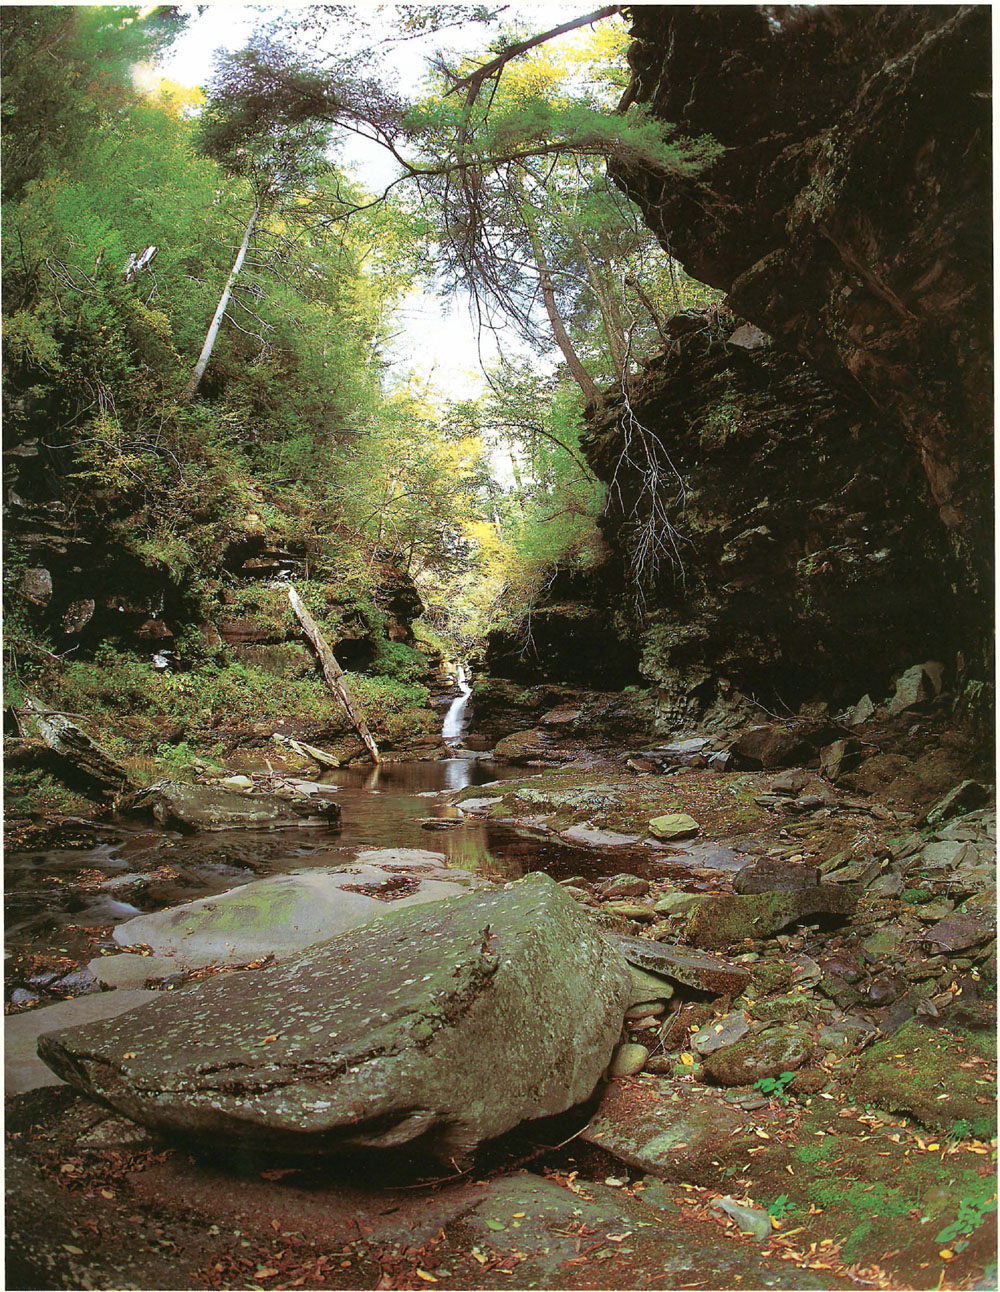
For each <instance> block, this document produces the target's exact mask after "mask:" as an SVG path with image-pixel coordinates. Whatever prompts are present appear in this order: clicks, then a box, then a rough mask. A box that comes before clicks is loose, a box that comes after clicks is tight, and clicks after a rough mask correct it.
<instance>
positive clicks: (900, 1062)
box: [853, 1019, 997, 1137]
mask: <svg viewBox="0 0 1000 1292" xmlns="http://www.w3.org/2000/svg"><path fill="white" fill-rule="evenodd" d="M853 1093H854V1095H855V1097H856V1098H857V1099H861V1100H865V1101H866V1102H868V1103H872V1104H875V1105H877V1106H878V1107H880V1108H888V1109H891V1110H892V1111H894V1112H904V1113H909V1114H910V1115H911V1116H913V1117H915V1118H916V1119H917V1121H919V1122H921V1123H922V1124H923V1125H924V1126H927V1127H930V1128H931V1129H933V1130H939V1131H944V1132H949V1131H952V1132H953V1131H955V1130H956V1129H957V1130H958V1131H959V1132H960V1133H961V1132H962V1131H964V1132H965V1133H966V1134H971V1135H976V1136H980V1137H988V1136H991V1135H995V1134H996V1130H997V1116H996V1037H995V1035H993V1034H991V1033H988V1032H968V1031H964V1030H961V1031H960V1030H958V1029H955V1030H954V1031H951V1030H946V1029H944V1028H933V1027H929V1026H927V1025H925V1024H922V1023H918V1022H917V1021H916V1020H912V1019H911V1020H910V1021H909V1022H908V1023H905V1024H904V1025H903V1027H901V1028H900V1029H899V1031H898V1032H897V1033H896V1034H895V1036H891V1037H889V1038H888V1039H887V1040H885V1041H879V1042H878V1044H876V1045H873V1046H872V1048H871V1049H870V1050H868V1051H867V1053H866V1054H864V1055H863V1056H862V1058H861V1059H860V1060H859V1062H858V1067H857V1072H856V1074H855V1077H854V1083H853Z"/></svg>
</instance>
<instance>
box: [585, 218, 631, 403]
mask: <svg viewBox="0 0 1000 1292" xmlns="http://www.w3.org/2000/svg"><path fill="white" fill-rule="evenodd" d="M573 241H574V242H575V243H576V245H577V246H578V247H579V249H580V254H581V256H582V257H583V263H584V265H585V266H586V269H587V281H588V282H589V283H590V290H591V291H592V292H593V293H594V299H595V300H596V301H597V308H598V311H599V312H600V315H601V323H602V325H603V327H604V336H605V339H606V340H607V343H608V350H609V352H610V354H611V361H612V363H613V364H614V365H615V371H616V372H618V373H620V374H621V375H622V376H623V377H624V376H625V329H624V326H623V324H622V317H621V311H620V310H619V309H617V307H616V302H615V299H614V296H613V294H612V292H610V291H608V286H607V283H606V282H604V281H603V280H602V278H601V275H600V271H599V270H598V268H597V266H596V265H595V264H594V258H593V256H592V255H591V254H590V248H589V247H588V246H587V244H586V243H585V242H584V240H583V238H582V237H581V235H580V233H579V231H578V230H576V229H574V230H573Z"/></svg>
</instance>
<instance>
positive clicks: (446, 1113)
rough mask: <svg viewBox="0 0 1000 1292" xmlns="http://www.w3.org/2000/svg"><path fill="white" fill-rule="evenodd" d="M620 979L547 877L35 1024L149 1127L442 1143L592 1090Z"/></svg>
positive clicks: (45, 1041) (90, 1089) (86, 1085)
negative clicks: (72, 1025) (113, 1010)
mask: <svg viewBox="0 0 1000 1292" xmlns="http://www.w3.org/2000/svg"><path fill="white" fill-rule="evenodd" d="M630 990H631V982H630V975H629V972H628V969H627V967H626V965H625V962H624V960H623V958H622V957H621V955H620V954H619V953H618V952H617V951H616V949H615V948H614V947H613V946H612V945H611V943H609V942H608V941H607V940H606V939H605V938H604V936H603V935H602V934H601V933H600V931H599V930H598V929H597V928H595V927H594V925H593V924H592V922H591V921H590V920H589V919H588V918H587V916H586V915H585V914H584V913H583V911H582V910H581V908H580V907H579V906H578V904H577V903H576V902H575V901H574V900H573V898H572V897H570V896H569V895H568V894H567V893H565V892H563V890H562V889H561V888H560V887H559V885H558V884H556V883H555V882H554V881H553V880H551V879H549V878H548V877H547V876H545V875H541V874H532V875H529V876H527V877H526V878H525V879H523V880H520V881H519V882H517V883H515V884H508V885H505V886H504V887H502V888H489V889H482V890H477V891H473V892H469V893H467V894H465V895H463V896H461V897H456V898H453V899H452V900H450V901H443V902H435V903H433V904H430V905H422V906H419V907H414V908H410V909H404V910H400V911H398V912H397V913H395V914H393V915H392V916H391V917H389V918H383V919H380V920H376V921H374V922H372V923H370V924H367V925H365V926H363V927H361V928H358V929H355V930H353V931H352V932H350V933H347V934H344V935H343V936H342V937H339V938H332V939H330V940H328V941H326V942H324V943H322V944H320V945H319V946H315V947H312V948H311V949H309V950H307V951H304V952H302V953H301V954H300V955H297V956H295V957H292V958H291V959H289V960H287V961H284V962H282V963H279V964H275V965H271V966H268V967H265V968H261V969H256V970H247V971H245V972H242V973H233V974H227V975H224V976H220V977H217V978H213V979H209V980H207V981H205V982H204V983H203V984H201V985H199V986H198V987H195V988H192V989H189V990H187V991H185V992H182V993H177V994H171V995H164V996H163V998H162V999H161V1000H157V1001H156V1002H154V1003H153V1004H151V1005H149V1006H148V1007H146V1008H145V1009H143V1010H142V1011H140V1012H139V1013H137V1014H135V1015H134V1016H133V1017H132V1018H131V1019H128V1018H125V1019H122V1020H113V1021H111V1022H105V1023H97V1024H93V1025H91V1026H87V1027H83V1028H79V1029H76V1030H74V1031H68V1032H61V1033H57V1034H55V1035H50V1036H45V1037H43V1038H42V1040H41V1042H40V1043H39V1054H40V1056H41V1057H42V1058H43V1059H44V1060H45V1062H46V1063H48V1064H49V1066H50V1067H51V1068H52V1069H53V1071H54V1072H56V1073H57V1074H58V1075H59V1076H62V1077H64V1078H65V1079H66V1080H67V1081H69V1082H71V1083H72V1084H73V1085H74V1086H76V1087H77V1088H78V1089H79V1090H81V1091H83V1092H84V1093H85V1094H88V1095H90V1096H92V1097H96V1098H98V1099H102V1100H104V1101H105V1102H107V1103H109V1104H111V1105H112V1106H113V1107H114V1108H116V1109H118V1110H119V1111H120V1112H122V1113H124V1114H125V1115H126V1116H128V1117H131V1118H133V1119H134V1120H135V1121H138V1122H141V1123H142V1124H144V1125H146V1126H149V1127H150V1128H152V1129H154V1130H159V1131H165V1132H168V1133H170V1132H172V1133H177V1134H181V1135H186V1136H197V1137H198V1139H199V1141H200V1142H201V1143H205V1142H211V1141H218V1142H220V1143H224V1144H233V1145H247V1146H251V1147H255V1148H262V1149H274V1150H280V1151H289V1152H297V1153H328V1152H335V1151H338V1150H341V1149H346V1148H355V1147H359V1146H366V1147H380V1148H382V1147H386V1148H387V1147H392V1146H396V1145H401V1144H406V1143H408V1142H409V1141H411V1140H416V1139H418V1138H421V1140H422V1145H423V1147H424V1148H425V1150H426V1151H428V1152H430V1153H433V1154H435V1155H437V1156H439V1157H441V1158H442V1159H443V1160H448V1159H449V1158H450V1157H452V1156H454V1155H456V1154H461V1153H463V1152H465V1151H467V1150H469V1149H471V1148H472V1147H473V1146H475V1145H476V1144H477V1143H479V1142H480V1141H481V1140H484V1139H488V1138H491V1137H492V1136H495V1135H499V1134H500V1133H502V1132H503V1131H506V1130H508V1129H510V1128H511V1127H513V1126H515V1125H517V1124H518V1123H519V1122H521V1121H523V1120H526V1119H530V1118H536V1117H544V1116H547V1115H550V1114H553V1113H558V1112H562V1111H564V1110H565V1109H567V1108H570V1107H572V1106H573V1105H575V1104H577V1103H580V1102H581V1101H583V1100H585V1099H586V1098H588V1097H589V1096H590V1094H591V1093H592V1092H593V1090H594V1089H595V1087H596V1085H597V1083H598V1081H599V1080H600V1078H601V1074H602V1072H603V1071H604V1069H605V1067H606V1065H607V1063H608V1060H609V1059H610V1057H611V1052H612V1050H613V1048H614V1045H615V1043H616V1041H617V1040H618V1037H619V1033H620V1030H621V1022H622V1015H623V1014H624V1011H625V1008H626V1005H627V1002H628V999H629V995H630Z"/></svg>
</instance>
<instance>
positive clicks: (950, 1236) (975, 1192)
mask: <svg viewBox="0 0 1000 1292" xmlns="http://www.w3.org/2000/svg"><path fill="white" fill-rule="evenodd" d="M967 1174H968V1173H967ZM996 1209H997V1182H996V1177H995V1176H974V1177H973V1178H972V1179H971V1180H967V1183H966V1191H965V1192H964V1193H963V1195H962V1197H961V1198H960V1199H959V1203H958V1215H957V1216H956V1218H955V1220H954V1221H953V1222H952V1224H950V1225H946V1226H945V1227H944V1229H942V1230H941V1232H940V1233H939V1234H938V1235H937V1236H936V1238H935V1239H934V1241H935V1242H937V1243H954V1242H955V1239H957V1238H964V1237H965V1236H966V1235H968V1234H972V1233H975V1231H976V1230H977V1229H978V1228H979V1226H980V1225H981V1224H983V1222H984V1221H985V1220H986V1217H987V1216H988V1215H989V1213H990V1212H991V1211H996ZM955 1245H956V1248H957V1250H959V1251H961V1250H962V1248H963V1247H965V1246H967V1244H965V1243H962V1244H957V1243H956V1244H955Z"/></svg>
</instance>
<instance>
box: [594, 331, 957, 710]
mask: <svg viewBox="0 0 1000 1292" xmlns="http://www.w3.org/2000/svg"><path fill="white" fill-rule="evenodd" d="M688 319H690V316H679V317H678V319H676V320H674V323H675V325H677V324H679V323H681V322H682V321H687V320H688ZM741 331H742V332H743V333H744V334H745V333H746V331H747V329H746V328H743V329H741ZM733 333H734V329H733V326H732V325H731V324H730V325H729V326H728V327H727V328H726V329H725V333H724V334H723V335H719V334H718V333H715V334H713V332H712V330H711V329H709V328H703V329H700V330H696V331H692V332H690V333H689V334H688V335H687V336H685V337H683V338H679V339H678V341H677V342H676V347H675V349H674V350H673V351H672V352H669V353H667V354H665V355H664V356H662V357H661V359H660V361H659V362H658V364H657V365H656V366H655V367H653V368H651V369H650V371H649V372H648V373H647V375H646V377H645V379H644V380H643V382H642V383H641V385H640V386H639V388H638V389H637V390H636V391H635V393H634V395H633V397H632V400H631V414H632V418H633V419H635V421H636V422H638V423H639V424H640V425H641V426H643V427H646V428H648V430H649V432H650V433H651V434H653V435H655V436H656V438H657V440H658V441H659V445H660V446H661V447H662V449H663V450H665V451H666V452H667V453H669V458H670V462H671V463H672V465H673V468H675V470H676V473H677V475H676V479H680V480H682V481H684V482H685V485H686V497H685V500H684V504H683V507H681V506H680V505H678V506H677V507H676V508H675V509H674V510H673V512H672V519H673V523H674V525H675V527H676V530H677V533H678V537H677V540H676V557H675V559H674V561H673V562H671V561H669V560H667V559H663V560H662V561H661V570H660V575H659V577H658V578H657V579H656V580H654V581H653V582H652V584H651V585H650V586H648V587H647V597H646V600H647V609H648V613H647V624H646V628H645V630H644V632H643V633H642V635H641V644H642V651H643V656H642V665H641V667H642V672H643V673H644V675H645V676H646V677H647V678H648V679H649V680H650V681H652V682H654V683H655V684H656V686H657V687H658V688H659V690H660V717H661V725H663V726H664V727H666V728H668V729H669V728H671V727H672V726H677V725H680V726H683V725H685V724H686V723H687V722H691V721H695V720H697V718H698V717H699V715H700V713H701V712H703V711H704V710H705V709H707V708H715V709H717V710H718V709H719V708H720V706H721V709H722V710H723V711H726V710H728V709H731V708H732V705H733V703H734V701H735V696H736V692H737V691H739V692H742V693H743V694H744V695H752V696H754V697H756V698H757V699H759V700H760V701H761V702H762V703H763V704H764V705H766V706H768V707H771V706H774V705H779V706H780V705H790V706H792V707H798V706H799V705H800V704H802V703H803V702H804V701H807V700H809V699H811V698H816V697H822V698H823V699H825V700H827V701H832V702H834V703H837V704H844V705H847V704H850V703H853V702H854V701H856V700H857V699H858V697H859V696H861V695H863V694H864V693H865V692H866V691H870V692H871V693H872V695H873V696H881V695H883V694H885V693H886V691H887V690H888V689H889V682H890V679H891V675H892V674H893V673H894V672H900V671H902V670H903V669H905V668H906V667H908V666H909V665H910V664H912V663H914V662H915V661H919V660H924V659H928V658H940V659H948V660H951V659H953V658H954V655H955V651H956V650H957V649H958V647H959V646H960V645H961V642H962V634H961V626H960V625H959V624H958V623H957V622H956V621H955V620H954V619H953V618H952V617H950V616H948V615H946V614H942V613H941V607H942V606H943V605H946V604H947V603H948V600H949V597H950V593H949V589H948V584H947V573H946V566H947V555H948V554H947V541H946V537H945V531H944V530H943V528H942V527H941V526H940V524H939V523H938V520H937V516H936V512H935V509H934V506H933V504H932V502H931V501H930V500H929V499H928V498H926V496H925V493H924V490H923V489H922V488H921V473H920V468H919V465H918V464H917V463H916V461H915V460H914V459H913V456H912V454H911V453H910V452H909V449H908V446H907V444H906V442H905V440H904V438H903V435H902V434H901V432H899V431H898V430H897V429H896V428H895V426H894V424H893V423H892V422H891V421H887V420H886V419H879V418H878V417H877V416H876V415H873V413H872V410H871V408H870V406H868V405H867V403H866V402H865V401H863V400H862V399H861V398H856V399H855V400H853V401H851V400H848V399H846V398H845V397H844V395H843V394H841V393H840V392H837V391H834V390H833V389H831V388H830V386H829V385H827V384H826V383H825V382H824V381H823V380H822V379H821V378H820V377H818V376H817V374H816V373H815V371H813V370H812V368H811V367H810V366H809V365H807V364H805V363H804V362H803V361H802V360H801V359H797V358H796V357H795V356H794V355H789V354H787V353H783V352H781V351H779V350H777V349H776V348H775V347H774V346H773V345H768V344H758V345H757V346H755V348H753V349H751V350H747V349H746V348H744V347H743V346H741V345H737V344H730V343H728V342H727V340H726V339H725V336H726V335H730V334H733ZM736 335H737V336H739V332H737V333H736ZM758 339H759V338H758ZM623 411H624V410H623V408H622V406H621V404H620V403H619V404H615V405H612V406H611V407H609V409H608V411H607V412H606V413H605V414H604V415H603V417H602V418H601V419H600V420H599V421H597V422H595V424H594V425H593V426H592V428H591V430H590V431H589V433H588V435H587V437H586V438H585V440H584V450H585V452H586V454H587V457H588V460H589V461H590V463H591V465H592V466H593V467H594V469H595V471H596V472H597V473H598V475H600V476H601V478H602V479H604V480H608V481H609V480H611V479H612V478H616V480H617V488H616V490H615V491H614V492H613V495H612V498H613V504H614V505H613V506H612V507H611V508H610V509H609V514H608V516H607V518H606V521H605V534H606V537H607V538H608V540H609V544H610V546H611V547H612V549H613V550H614V551H616V552H617V553H618V554H619V559H620V561H621V565H622V567H627V566H628V563H629V555H630V553H631V552H633V551H634V550H635V539H636V530H637V526H638V527H640V528H641V525H642V522H643V520H644V519H645V518H646V516H647V515H648V514H649V508H650V500H649V497H648V494H646V493H644V491H643V489H642V481H641V478H640V476H639V475H638V474H637V473H635V472H634V471H633V470H631V469H630V467H629V464H628V462H627V461H622V460H621V455H622V447H623V435H622V413H623ZM669 492H670V496H671V497H672V496H673V492H674V486H673V485H671V487H670V490H669ZM619 586H621V580H619ZM952 680H953V676H952V677H951V678H949V681H952Z"/></svg>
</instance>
